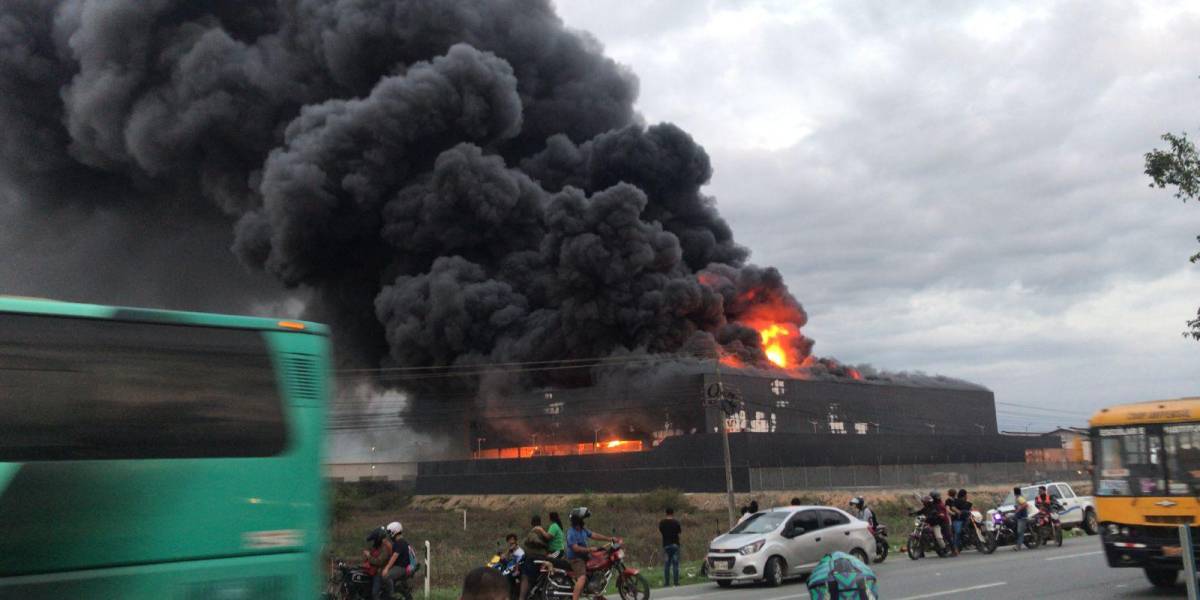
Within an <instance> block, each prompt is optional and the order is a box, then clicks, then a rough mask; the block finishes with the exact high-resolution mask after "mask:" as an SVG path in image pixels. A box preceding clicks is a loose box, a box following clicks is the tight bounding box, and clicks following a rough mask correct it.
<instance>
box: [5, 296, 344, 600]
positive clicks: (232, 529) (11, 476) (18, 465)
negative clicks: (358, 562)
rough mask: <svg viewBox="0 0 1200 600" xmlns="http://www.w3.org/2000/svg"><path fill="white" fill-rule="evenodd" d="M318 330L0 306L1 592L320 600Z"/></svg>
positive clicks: (323, 334) (321, 343)
mask: <svg viewBox="0 0 1200 600" xmlns="http://www.w3.org/2000/svg"><path fill="white" fill-rule="evenodd" d="M329 362H330V359H329V344H328V330H327V329H326V328H325V327H324V326H322V325H318V324H315V323H307V322H301V321H278V320H274V319H261V318H251V317H237V316H222V315H212V314H200V313H186V312H172V311H161V310H145V309H129V308H116V307H108V306H95V305H88V304H72V303H65V302H54V301H48V300H36V299H21V298H4V297H0V598H97V599H101V598H103V599H109V598H113V599H122V600H125V599H134V600H136V599H140V598H155V599H180V600H200V599H210V598H219V599H222V600H242V599H245V600H250V599H254V600H263V599H275V598H279V599H283V598H286V599H288V600H291V599H294V598H317V597H318V596H319V593H320V582H321V580H322V578H323V575H322V574H323V571H324V561H323V560H322V557H321V556H320V555H321V552H322V547H323V543H324V538H325V532H326V522H325V520H326V499H325V496H324V490H323V487H322V483H321V466H320V465H321V452H322V447H321V446H322V430H323V427H324V418H325V417H324V414H325V408H326V399H327V398H326V397H327V395H328V390H329V387H330V383H329Z"/></svg>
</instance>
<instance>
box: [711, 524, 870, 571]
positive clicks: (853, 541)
mask: <svg viewBox="0 0 1200 600" xmlns="http://www.w3.org/2000/svg"><path fill="white" fill-rule="evenodd" d="M874 550H875V538H874V537H873V536H872V535H871V532H870V531H869V530H868V526H867V524H866V522H864V521H860V520H858V519H857V518H855V517H853V516H851V515H850V514H849V513H847V512H846V511H844V510H841V509H839V508H833V507H830V506H787V507H782V508H772V509H770V510H765V511H762V512H759V513H755V514H753V515H751V516H750V518H748V519H746V520H745V521H742V522H741V523H739V524H738V525H737V526H736V527H734V528H733V529H732V530H730V531H729V533H726V534H724V535H721V536H718V537H717V538H716V539H714V540H713V541H712V543H710V544H709V548H708V556H707V557H706V559H705V560H706V563H707V564H706V568H707V570H708V578H709V579H712V580H714V581H716V582H717V585H719V586H721V587H728V586H730V585H733V583H734V582H737V581H746V582H748V581H765V582H767V584H769V585H779V584H780V583H783V580H784V579H787V578H791V577H799V576H801V575H805V574H807V573H810V572H812V570H813V569H814V568H815V567H816V566H817V562H819V561H820V560H821V558H822V557H824V556H825V555H826V554H829V553H831V552H838V551H840V552H846V553H849V554H853V555H854V556H856V557H858V559H859V560H861V561H863V562H864V563H867V564H870V561H869V560H868V558H867V557H869V556H871V553H873V552H874Z"/></svg>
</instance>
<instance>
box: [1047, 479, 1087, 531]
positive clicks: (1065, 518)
mask: <svg viewBox="0 0 1200 600" xmlns="http://www.w3.org/2000/svg"><path fill="white" fill-rule="evenodd" d="M1049 491H1050V497H1051V498H1054V499H1055V500H1058V503H1059V504H1061V505H1062V507H1063V508H1062V513H1060V515H1059V520H1061V521H1062V524H1063V525H1078V524H1079V523H1080V522H1082V521H1083V510H1082V509H1081V508H1080V507H1079V500H1078V499H1076V498H1075V491H1074V490H1072V489H1071V486H1069V485H1066V484H1062V483H1056V484H1054V485H1052V486H1050V490H1049Z"/></svg>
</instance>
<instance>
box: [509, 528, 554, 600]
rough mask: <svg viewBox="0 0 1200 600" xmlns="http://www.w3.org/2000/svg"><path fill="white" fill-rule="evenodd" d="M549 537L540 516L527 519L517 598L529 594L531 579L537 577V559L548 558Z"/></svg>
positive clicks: (519, 598)
mask: <svg viewBox="0 0 1200 600" xmlns="http://www.w3.org/2000/svg"><path fill="white" fill-rule="evenodd" d="M551 539H552V536H551V535H550V533H549V532H547V531H546V530H545V529H543V528H542V517H541V516H540V515H533V518H531V519H530V520H529V533H527V534H525V560H524V561H522V562H521V591H520V594H518V595H517V599H518V600H525V597H526V596H528V595H529V587H530V586H531V585H533V580H534V579H536V578H537V576H538V571H539V570H540V568H539V567H538V565H537V561H539V560H549V556H547V555H548V554H549V553H550V548H549V545H548V543H549V542H550V540H551Z"/></svg>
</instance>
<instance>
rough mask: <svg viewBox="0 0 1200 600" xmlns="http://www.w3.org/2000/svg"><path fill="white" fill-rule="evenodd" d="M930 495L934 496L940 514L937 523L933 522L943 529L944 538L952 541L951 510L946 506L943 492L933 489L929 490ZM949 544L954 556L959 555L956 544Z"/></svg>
mask: <svg viewBox="0 0 1200 600" xmlns="http://www.w3.org/2000/svg"><path fill="white" fill-rule="evenodd" d="M929 497H930V498H933V506H934V508H935V509H936V511H937V515H938V516H937V523H934V524H933V525H934V527H937V528H939V529H941V532H942V539H944V540H947V542H952V540H951V539H950V510H949V509H948V508H947V507H946V503H945V502H943V501H942V493H941V492H939V491H937V490H933V491H931V492H929ZM948 545H949V547H950V554H951V555H952V556H958V549H957V548H956V547H955V546H954V544H953V543H949V544H948Z"/></svg>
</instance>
